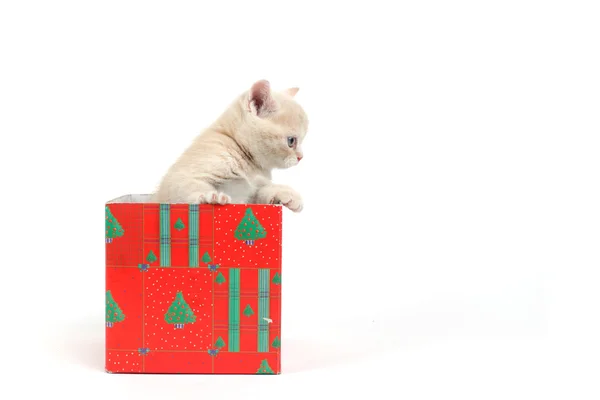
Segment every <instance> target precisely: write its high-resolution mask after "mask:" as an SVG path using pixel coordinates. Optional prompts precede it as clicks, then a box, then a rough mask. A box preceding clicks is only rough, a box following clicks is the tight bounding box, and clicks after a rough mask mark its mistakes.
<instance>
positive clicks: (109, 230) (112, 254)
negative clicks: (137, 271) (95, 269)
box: [105, 204, 144, 267]
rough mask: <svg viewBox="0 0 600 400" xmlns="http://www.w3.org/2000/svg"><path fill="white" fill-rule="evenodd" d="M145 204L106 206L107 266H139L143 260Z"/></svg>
mask: <svg viewBox="0 0 600 400" xmlns="http://www.w3.org/2000/svg"><path fill="white" fill-rule="evenodd" d="M143 219H144V218H143V205H141V204H108V205H106V206H105V244H106V245H105V247H106V265H107V266H127V267H129V266H137V265H138V263H139V262H140V260H142V251H143V248H142V235H143Z"/></svg>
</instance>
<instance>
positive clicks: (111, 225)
mask: <svg viewBox="0 0 600 400" xmlns="http://www.w3.org/2000/svg"><path fill="white" fill-rule="evenodd" d="M105 218H106V227H105V232H104V233H105V235H106V243H112V241H113V239H114V238H116V237H120V236H123V234H124V233H125V231H124V230H123V227H122V226H121V224H119V221H117V219H116V218H115V217H114V215H112V212H111V211H110V208H108V206H106V207H105Z"/></svg>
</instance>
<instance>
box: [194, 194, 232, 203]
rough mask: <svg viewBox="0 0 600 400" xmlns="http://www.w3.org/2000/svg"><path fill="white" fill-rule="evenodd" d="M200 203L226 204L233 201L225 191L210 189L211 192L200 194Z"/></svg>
mask: <svg viewBox="0 0 600 400" xmlns="http://www.w3.org/2000/svg"><path fill="white" fill-rule="evenodd" d="M198 203H200V204H221V205H225V204H229V203H231V197H229V196H228V195H226V194H225V193H223V192H214V191H210V192H206V193H201V194H200V195H199V196H198Z"/></svg>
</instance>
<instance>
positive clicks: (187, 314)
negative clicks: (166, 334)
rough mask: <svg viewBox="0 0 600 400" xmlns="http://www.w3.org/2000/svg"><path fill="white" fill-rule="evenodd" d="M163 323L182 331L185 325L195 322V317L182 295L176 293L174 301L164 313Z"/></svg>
mask: <svg viewBox="0 0 600 400" xmlns="http://www.w3.org/2000/svg"><path fill="white" fill-rule="evenodd" d="M165 321H167V323H168V324H173V325H175V329H183V326H184V325H185V324H193V323H194V322H196V316H195V315H194V312H193V311H192V309H191V308H190V306H189V305H188V304H187V303H186V301H185V299H184V298H183V293H181V292H177V295H176V296H175V300H173V302H172V303H171V306H170V307H169V309H168V310H167V312H166V313H165Z"/></svg>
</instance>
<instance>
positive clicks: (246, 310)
mask: <svg viewBox="0 0 600 400" xmlns="http://www.w3.org/2000/svg"><path fill="white" fill-rule="evenodd" d="M244 315H245V316H246V317H251V316H253V315H254V310H253V309H252V307H250V304H246V308H244Z"/></svg>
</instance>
